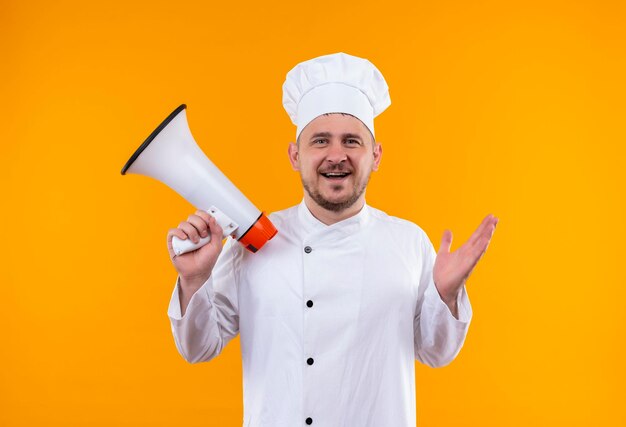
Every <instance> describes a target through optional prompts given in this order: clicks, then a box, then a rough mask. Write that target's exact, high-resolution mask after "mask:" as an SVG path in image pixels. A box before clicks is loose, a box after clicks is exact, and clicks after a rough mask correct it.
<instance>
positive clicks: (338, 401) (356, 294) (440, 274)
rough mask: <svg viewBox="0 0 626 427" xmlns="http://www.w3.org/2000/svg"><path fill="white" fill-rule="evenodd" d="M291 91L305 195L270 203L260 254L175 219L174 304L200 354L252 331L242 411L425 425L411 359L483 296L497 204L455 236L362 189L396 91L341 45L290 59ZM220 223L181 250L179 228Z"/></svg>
mask: <svg viewBox="0 0 626 427" xmlns="http://www.w3.org/2000/svg"><path fill="white" fill-rule="evenodd" d="M283 91H284V97H283V104H284V106H285V109H286V110H287V112H288V114H289V115H290V117H291V119H292V121H293V122H294V124H295V125H296V126H297V132H296V140H297V143H296V144H293V143H292V144H290V145H289V159H290V162H291V164H292V166H293V168H294V169H295V170H297V171H299V173H300V176H301V180H302V184H303V188H304V198H303V200H302V202H301V203H300V204H299V205H297V206H294V207H292V208H290V209H286V210H284V211H280V212H275V213H273V214H272V215H270V219H271V220H272V222H273V224H274V225H275V226H276V228H277V229H278V234H277V235H276V237H274V239H273V240H271V241H270V242H268V243H267V244H266V246H265V247H263V248H262V250H260V251H259V252H258V253H255V254H252V253H250V252H248V251H246V250H245V249H243V247H242V246H241V245H239V244H238V243H237V242H234V241H233V240H232V239H229V240H228V241H227V242H226V244H225V246H224V248H223V249H222V245H221V232H222V231H221V229H220V227H219V225H217V223H216V222H215V220H214V219H213V218H211V217H210V216H209V215H208V214H207V213H206V212H203V211H197V212H196V213H195V214H194V215H191V216H190V217H189V218H188V220H187V221H184V222H182V223H181V224H180V225H179V227H178V228H176V229H172V230H170V232H169V233H168V248H169V252H170V257H171V259H172V262H173V263H174V266H175V267H176V270H177V271H178V273H179V279H178V281H177V284H176V288H175V290H174V293H173V295H172V300H171V303H170V307H169V311H168V314H169V317H170V320H171V323H172V331H173V334H174V338H175V341H176V345H177V348H178V350H179V352H180V353H181V354H182V356H183V357H184V358H185V359H186V360H188V361H189V362H192V363H195V362H201V361H207V360H210V359H211V358H213V357H215V356H217V355H218V354H219V353H220V352H221V350H222V349H223V348H224V346H225V345H226V344H227V343H228V341H229V340H230V339H232V338H233V337H234V336H235V335H237V333H240V334H241V353H242V358H243V374H244V426H271V427H283V426H284V427H293V426H298V425H318V426H359V427H364V426H372V427H385V426H391V427H402V426H414V425H415V422H416V416H415V384H414V381H415V375H414V360H415V359H418V360H420V361H421V362H423V363H426V364H428V365H430V366H442V365H445V364H447V363H449V362H451V361H452V360H453V359H454V358H455V357H456V355H457V354H458V352H459V350H460V349H461V347H462V345H463V342H464V340H465V336H466V334H467V329H468V327H469V322H470V319H471V315H472V312H471V307H470V304H469V300H468V298H467V294H466V292H465V282H466V280H467V278H468V277H469V275H470V274H471V272H472V270H473V269H474V267H475V265H476V263H477V262H478V260H479V259H480V258H481V256H482V255H483V253H484V252H485V250H486V248H487V246H488V244H489V241H490V239H491V237H492V235H493V232H494V230H495V225H496V223H497V218H495V217H493V216H492V215H489V216H487V217H486V218H485V219H484V220H483V222H482V223H481V225H480V226H479V227H478V229H477V230H476V232H475V233H474V234H473V235H472V237H471V238H470V239H469V241H468V242H467V243H465V244H464V245H463V246H462V247H461V248H459V249H458V250H457V251H455V252H452V253H450V245H451V242H452V234H451V232H449V231H446V232H445V233H444V236H443V239H442V244H441V249H440V250H439V253H438V254H437V253H435V250H434V248H433V246H432V244H431V243H430V240H429V239H428V237H427V236H426V234H425V233H424V231H423V230H422V229H421V228H419V227H418V226H417V225H415V224H413V223H410V222H408V221H405V220H402V219H399V218H394V217H391V216H388V215H386V214H385V213H383V212H382V211H380V210H377V209H374V208H372V207H370V206H368V205H367V204H366V203H365V189H366V186H367V183H368V180H369V176H370V174H371V172H372V171H375V170H377V169H378V165H379V163H380V160H381V156H382V147H381V145H380V144H379V143H377V142H376V140H375V137H374V123H373V119H374V117H375V116H376V115H378V114H380V112H382V111H383V110H384V109H385V108H387V106H389V104H390V100H389V94H388V88H387V85H386V83H385V80H384V78H383V76H382V75H381V74H380V72H379V71H378V70H377V69H376V67H374V65H373V64H371V63H370V62H369V61H367V60H364V59H361V58H356V57H353V56H350V55H346V54H343V53H339V54H334V55H326V56H322V57H319V58H315V59H312V60H310V61H306V62H303V63H301V64H299V65H298V66H296V67H295V68H294V69H293V70H291V71H290V72H289V73H288V74H287V79H286V82H285V84H284V86H283ZM209 233H211V236H212V239H211V243H209V244H208V245H206V246H204V247H202V248H200V249H199V250H197V251H195V252H191V253H188V254H184V255H181V256H175V254H174V252H173V250H172V245H171V239H172V237H173V236H178V237H179V238H181V239H186V238H189V239H192V240H193V241H194V242H197V241H198V239H199V238H200V236H202V237H205V236H207V235H208V234H209Z"/></svg>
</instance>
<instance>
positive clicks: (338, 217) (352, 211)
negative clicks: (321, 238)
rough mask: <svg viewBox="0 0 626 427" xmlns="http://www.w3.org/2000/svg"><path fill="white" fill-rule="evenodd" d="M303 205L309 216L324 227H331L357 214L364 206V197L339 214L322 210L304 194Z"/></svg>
mask: <svg viewBox="0 0 626 427" xmlns="http://www.w3.org/2000/svg"><path fill="white" fill-rule="evenodd" d="M304 204H305V205H306V207H307V208H308V209H309V211H310V212H311V214H313V216H314V217H315V218H317V219H318V220H319V221H320V222H322V223H323V224H326V225H332V224H334V223H336V222H339V221H343V220H344V219H348V218H350V217H352V216H354V215H356V214H358V213H359V212H360V211H361V209H363V206H365V197H360V198H359V199H358V200H357V201H356V202H355V203H354V204H353V205H352V206H350V207H349V208H346V209H344V210H342V211H339V212H335V211H329V210H328V209H324V208H323V207H321V206H320V205H318V204H317V203H315V201H314V200H313V199H312V198H311V197H309V195H308V194H307V193H306V192H305V193H304Z"/></svg>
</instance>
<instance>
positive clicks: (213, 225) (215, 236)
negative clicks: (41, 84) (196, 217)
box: [209, 216, 224, 244]
mask: <svg viewBox="0 0 626 427" xmlns="http://www.w3.org/2000/svg"><path fill="white" fill-rule="evenodd" d="M209 230H210V231H211V243H213V244H218V243H219V244H222V236H223V233H224V231H223V230H222V227H220V225H219V224H218V223H217V221H216V220H215V218H213V217H212V216H211V217H210V218H209Z"/></svg>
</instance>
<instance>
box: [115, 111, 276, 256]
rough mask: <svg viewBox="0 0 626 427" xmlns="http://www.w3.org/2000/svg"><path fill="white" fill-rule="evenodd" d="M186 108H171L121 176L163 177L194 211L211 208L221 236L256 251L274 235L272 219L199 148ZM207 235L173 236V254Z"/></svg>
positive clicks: (202, 242)
mask: <svg viewBox="0 0 626 427" xmlns="http://www.w3.org/2000/svg"><path fill="white" fill-rule="evenodd" d="M186 108H187V106H186V105H185V104H182V105H181V106H180V107H178V108H177V109H175V110H174V111H173V112H172V113H171V114H170V115H169V116H167V118H166V119H165V120H163V122H162V123H161V124H160V125H159V126H158V127H157V128H156V129H155V130H154V131H153V132H152V133H151V134H150V136H149V137H148V138H147V139H146V140H145V141H144V142H143V144H141V146H140V147H139V148H138V149H137V150H136V151H135V153H134V154H133V155H132V156H131V157H130V159H129V160H128V162H126V164H125V165H124V167H123V168H122V175H125V174H126V173H133V174H138V175H146V176H149V177H152V178H155V179H156V180H158V181H161V182H162V183H164V184H165V185H167V186H168V187H170V188H172V189H173V190H175V191H176V192H177V193H178V194H180V195H181V196H183V198H185V199H186V200H187V201H188V202H189V203H191V204H192V205H194V206H195V207H196V208H197V209H202V210H206V211H207V212H209V213H210V214H211V215H212V216H213V217H214V218H215V220H216V221H217V223H218V224H219V225H220V227H222V230H223V231H224V235H223V237H226V236H229V235H230V236H232V237H233V238H234V239H236V240H238V241H239V243H241V244H242V245H243V246H244V247H245V248H246V249H248V250H249V251H251V252H256V251H257V250H259V249H261V247H263V245H265V243H267V241H268V240H270V239H271V238H272V237H274V236H275V235H276V233H277V230H276V228H275V227H274V225H273V224H272V223H271V221H270V220H269V219H268V218H267V216H265V214H264V213H262V212H261V211H260V210H258V209H257V208H256V207H255V206H254V205H253V204H252V203H251V202H250V201H249V200H248V199H247V198H246V197H245V196H244V195H243V194H242V193H241V191H239V189H237V187H235V185H234V184H233V183H232V182H230V180H229V179H228V178H227V177H226V176H225V175H224V174H223V173H222V172H221V171H220V170H219V169H218V168H217V167H216V166H215V165H214V164H213V162H211V160H209V158H208V157H207V156H206V155H205V154H204V153H203V152H202V150H201V149H200V147H199V146H198V144H196V141H195V140H194V139H193V136H192V135H191V131H190V130H189V125H188V124H187V114H186V111H185V110H186ZM210 240H211V235H210V234H209V236H208V237H204V238H201V239H200V241H199V242H198V243H196V244H194V243H193V242H192V241H191V239H186V240H181V239H179V238H178V237H173V239H172V247H173V248H174V253H176V255H181V254H184V253H186V252H190V251H192V250H196V249H198V248H200V247H202V246H204V245H206V244H207V243H209V241H210Z"/></svg>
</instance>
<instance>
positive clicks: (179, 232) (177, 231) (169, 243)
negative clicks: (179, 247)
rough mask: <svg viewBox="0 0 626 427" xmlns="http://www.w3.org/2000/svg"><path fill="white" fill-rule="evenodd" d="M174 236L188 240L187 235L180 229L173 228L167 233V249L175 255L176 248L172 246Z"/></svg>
mask: <svg viewBox="0 0 626 427" xmlns="http://www.w3.org/2000/svg"><path fill="white" fill-rule="evenodd" d="M174 236H176V237H178V238H179V239H181V240H186V239H187V235H186V234H185V232H184V231H183V230H180V229H178V228H171V229H170V230H169V231H168V232H167V248H168V249H169V250H170V251H171V253H174V247H173V246H172V239H173V238H174Z"/></svg>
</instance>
